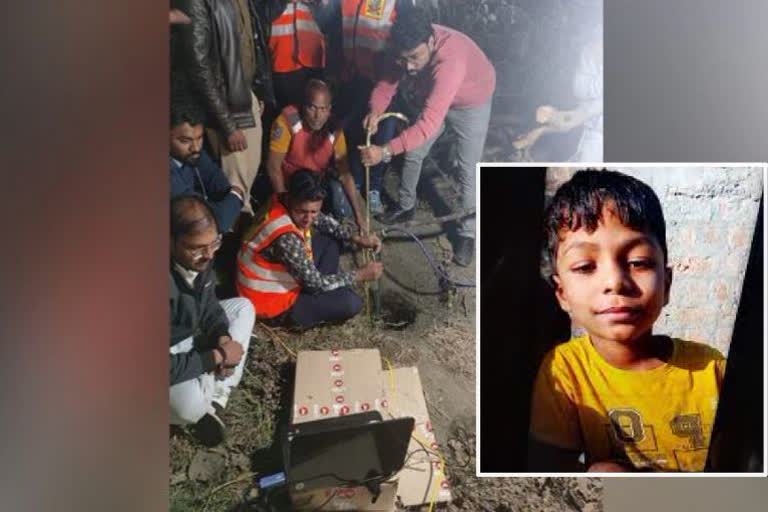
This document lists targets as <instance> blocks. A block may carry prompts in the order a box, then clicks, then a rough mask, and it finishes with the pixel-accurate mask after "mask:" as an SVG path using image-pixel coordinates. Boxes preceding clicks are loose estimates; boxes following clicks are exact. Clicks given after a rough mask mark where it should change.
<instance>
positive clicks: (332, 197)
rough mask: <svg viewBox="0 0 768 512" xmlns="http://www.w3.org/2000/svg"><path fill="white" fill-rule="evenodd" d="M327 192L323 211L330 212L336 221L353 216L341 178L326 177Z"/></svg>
mask: <svg viewBox="0 0 768 512" xmlns="http://www.w3.org/2000/svg"><path fill="white" fill-rule="evenodd" d="M325 191H326V196H325V201H323V209H324V210H325V211H327V212H329V213H330V214H331V215H333V216H334V217H335V218H336V219H346V218H349V217H352V216H353V214H354V211H353V210H352V205H351V204H350V202H349V198H348V197H347V193H346V192H345V191H344V187H343V186H342V185H341V181H339V178H337V177H336V176H328V175H326V177H325Z"/></svg>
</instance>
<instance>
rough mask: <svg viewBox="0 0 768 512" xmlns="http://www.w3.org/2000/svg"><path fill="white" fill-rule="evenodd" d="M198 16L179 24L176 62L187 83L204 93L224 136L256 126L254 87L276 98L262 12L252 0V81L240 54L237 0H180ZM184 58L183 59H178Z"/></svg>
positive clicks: (270, 98) (268, 97)
mask: <svg viewBox="0 0 768 512" xmlns="http://www.w3.org/2000/svg"><path fill="white" fill-rule="evenodd" d="M172 3H173V5H174V7H177V8H180V9H181V10H182V11H184V12H185V13H187V15H188V16H189V17H190V19H191V20H192V24H191V25H176V26H174V28H173V31H174V34H173V35H174V36H176V37H175V39H177V41H175V44H173V42H172V44H173V45H174V46H175V47H176V48H175V50H177V52H175V53H180V55H173V56H172V58H173V59H174V60H175V61H177V62H176V63H174V64H172V66H173V67H174V68H175V69H174V71H175V72H179V71H180V70H182V72H183V73H184V74H186V75H187V80H186V81H187V82H189V83H190V84H191V86H192V88H193V89H194V90H195V91H196V92H197V93H198V95H200V96H201V98H202V100H203V103H204V104H205V105H206V107H207V108H206V109H207V111H208V113H209V115H210V116H211V119H209V124H211V125H212V126H214V127H216V128H217V129H218V130H219V131H220V132H221V133H222V134H223V135H225V136H229V135H231V134H232V133H233V132H234V131H235V130H237V129H244V128H252V127H254V126H255V123H256V121H255V119H254V118H253V114H252V112H251V91H252V90H253V92H254V93H255V94H256V95H257V96H259V97H260V98H261V99H262V100H264V101H266V102H268V103H270V102H272V101H274V100H273V97H274V92H273V91H272V81H271V70H270V63H269V54H268V47H267V36H266V33H265V31H264V26H263V24H262V22H261V19H260V17H259V14H258V12H257V11H256V10H255V9H254V8H253V5H252V4H253V0H249V7H250V15H251V22H252V24H253V33H254V37H255V43H256V44H255V51H256V63H255V65H256V74H255V76H254V79H253V82H252V83H247V82H246V80H245V77H244V76H243V70H242V65H241V58H240V31H239V30H238V17H239V13H238V10H237V6H236V5H235V4H234V2H233V1H232V0H174V2H172ZM179 60H180V61H181V62H180V63H179V62H178V61H179Z"/></svg>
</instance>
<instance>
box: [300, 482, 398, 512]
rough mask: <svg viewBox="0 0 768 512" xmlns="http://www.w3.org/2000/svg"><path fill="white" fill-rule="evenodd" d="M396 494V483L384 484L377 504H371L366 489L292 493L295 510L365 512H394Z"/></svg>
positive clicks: (353, 488)
mask: <svg viewBox="0 0 768 512" xmlns="http://www.w3.org/2000/svg"><path fill="white" fill-rule="evenodd" d="M396 492H397V484H396V483H395V484H383V485H382V486H381V494H380V495H379V498H378V499H377V500H376V503H371V499H372V496H371V493H370V492H369V491H368V489H366V488H365V487H338V488H333V489H318V490H315V491H304V492H301V491H298V492H297V491H294V492H292V493H291V503H292V505H293V509H294V510H297V511H304V510H318V511H320V510H323V511H325V510H365V511H375V512H393V511H394V510H395V496H396ZM323 503H325V505H323ZM321 505H322V507H321ZM319 507H320V508H319Z"/></svg>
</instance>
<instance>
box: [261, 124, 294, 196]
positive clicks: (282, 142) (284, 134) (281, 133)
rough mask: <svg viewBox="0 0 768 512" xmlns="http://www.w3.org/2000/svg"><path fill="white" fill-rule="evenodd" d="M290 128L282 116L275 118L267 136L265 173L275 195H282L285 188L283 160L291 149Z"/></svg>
mask: <svg viewBox="0 0 768 512" xmlns="http://www.w3.org/2000/svg"><path fill="white" fill-rule="evenodd" d="M291 140H293V136H292V135H291V130H290V127H289V126H288V122H287V121H286V119H285V116H283V114H280V115H279V116H277V118H276V119H275V121H274V122H273V123H272V130H271V131H270V134H269V157H268V158H267V173H268V174H269V181H270V183H272V191H273V192H274V193H275V194H282V193H283V192H285V191H286V190H287V189H286V188H285V178H284V176H283V160H285V155H287V154H288V149H290V147H291Z"/></svg>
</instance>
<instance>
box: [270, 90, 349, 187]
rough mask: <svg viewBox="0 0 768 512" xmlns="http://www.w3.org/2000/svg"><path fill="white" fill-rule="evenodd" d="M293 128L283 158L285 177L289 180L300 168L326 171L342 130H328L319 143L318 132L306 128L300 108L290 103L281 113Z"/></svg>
mask: <svg viewBox="0 0 768 512" xmlns="http://www.w3.org/2000/svg"><path fill="white" fill-rule="evenodd" d="M280 115H282V116H283V117H284V118H285V120H286V122H287V124H288V127H289V128H290V130H291V145H290V146H289V147H288V153H286V154H285V158H284V159H283V165H282V170H283V178H284V179H285V180H286V181H287V180H288V178H290V177H291V175H292V174H293V173H294V172H296V171H298V170H299V169H308V170H310V171H315V172H325V170H326V169H328V167H329V166H330V165H331V162H332V161H333V145H334V143H335V142H336V139H337V138H338V137H339V136H340V134H341V130H336V131H332V130H327V131H326V133H325V135H324V136H323V139H322V142H320V144H318V140H317V134H315V133H313V132H311V131H310V130H305V129H304V123H303V122H302V120H301V114H299V110H298V109H297V108H296V107H294V106H293V105H288V106H287V107H285V108H284V109H283V111H282V112H281V113H280Z"/></svg>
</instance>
